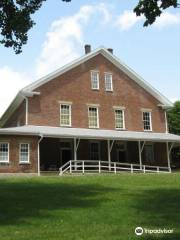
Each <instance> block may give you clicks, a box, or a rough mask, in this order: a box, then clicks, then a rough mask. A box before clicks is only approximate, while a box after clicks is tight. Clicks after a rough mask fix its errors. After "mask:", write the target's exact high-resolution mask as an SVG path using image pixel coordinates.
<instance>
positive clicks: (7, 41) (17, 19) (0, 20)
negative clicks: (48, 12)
mask: <svg viewBox="0 0 180 240" xmlns="http://www.w3.org/2000/svg"><path fill="white" fill-rule="evenodd" d="M44 1H46V0H0V35H1V38H0V43H1V44H3V45H4V46H5V47H12V48H13V49H14V51H15V53H16V54H19V53H21V52H22V46H23V45H24V44H26V43H27V40H28V35H27V33H28V31H29V30H30V29H31V28H32V27H33V25H34V24H35V23H34V21H33V20H32V19H31V15H32V14H34V13H35V12H36V11H37V10H39V8H40V7H41V6H42V3H43V2H44ZM62 1H64V2H70V1H71V0H62Z"/></svg>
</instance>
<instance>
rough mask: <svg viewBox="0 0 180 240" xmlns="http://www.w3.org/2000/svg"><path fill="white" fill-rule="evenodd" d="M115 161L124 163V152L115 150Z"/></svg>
mask: <svg viewBox="0 0 180 240" xmlns="http://www.w3.org/2000/svg"><path fill="white" fill-rule="evenodd" d="M117 160H118V162H122V163H124V162H126V151H122V150H119V149H118V150H117Z"/></svg>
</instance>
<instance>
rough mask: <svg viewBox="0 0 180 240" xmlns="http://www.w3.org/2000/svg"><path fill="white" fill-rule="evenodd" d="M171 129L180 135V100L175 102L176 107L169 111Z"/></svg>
mask: <svg viewBox="0 0 180 240" xmlns="http://www.w3.org/2000/svg"><path fill="white" fill-rule="evenodd" d="M168 122H169V130H170V132H171V133H175V134H178V135H180V101H177V102H175V104H174V107H173V108H172V109H170V110H169V111H168Z"/></svg>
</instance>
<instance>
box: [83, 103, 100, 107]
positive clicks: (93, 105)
mask: <svg viewBox="0 0 180 240" xmlns="http://www.w3.org/2000/svg"><path fill="white" fill-rule="evenodd" d="M86 105H87V106H88V107H97V108H99V107H100V104H96V103H87V104H86Z"/></svg>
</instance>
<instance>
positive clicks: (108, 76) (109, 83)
mask: <svg viewBox="0 0 180 240" xmlns="http://www.w3.org/2000/svg"><path fill="white" fill-rule="evenodd" d="M105 88H106V91H112V74H108V73H107V74H105Z"/></svg>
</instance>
